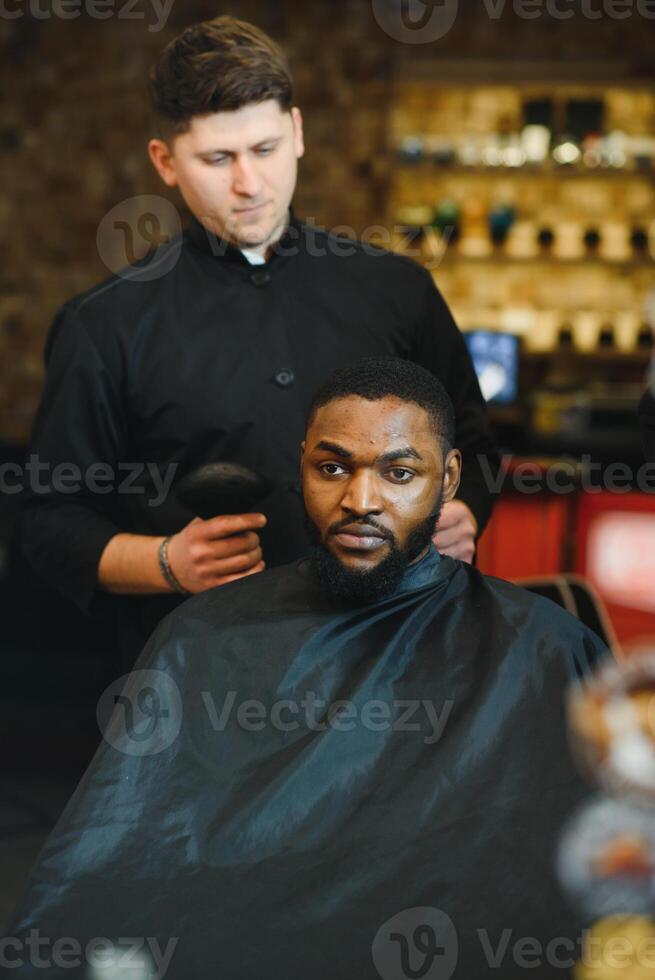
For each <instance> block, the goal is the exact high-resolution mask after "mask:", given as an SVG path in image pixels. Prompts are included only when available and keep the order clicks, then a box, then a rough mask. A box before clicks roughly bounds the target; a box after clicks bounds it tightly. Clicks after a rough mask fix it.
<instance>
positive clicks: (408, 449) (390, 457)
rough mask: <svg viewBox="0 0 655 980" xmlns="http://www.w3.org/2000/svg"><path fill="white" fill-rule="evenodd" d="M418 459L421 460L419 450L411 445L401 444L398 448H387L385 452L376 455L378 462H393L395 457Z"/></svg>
mask: <svg viewBox="0 0 655 980" xmlns="http://www.w3.org/2000/svg"><path fill="white" fill-rule="evenodd" d="M408 458H409V459H420V460H421V461H422V460H423V457H422V456H421V454H420V452H419V451H418V450H417V449H414V448H413V447H412V446H401V447H400V449H389V450H388V451H387V452H386V453H381V454H380V455H379V456H378V459H377V461H378V463H393V461H394V460H396V459H408Z"/></svg>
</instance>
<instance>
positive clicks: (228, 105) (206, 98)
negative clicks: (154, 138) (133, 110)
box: [150, 16, 293, 139]
mask: <svg viewBox="0 0 655 980" xmlns="http://www.w3.org/2000/svg"><path fill="white" fill-rule="evenodd" d="M150 94H151V98H152V103H153V108H154V111H155V116H156V120H157V125H158V129H159V133H160V135H161V137H162V138H163V139H166V138H171V137H175V136H177V135H179V134H181V133H185V132H186V131H187V130H188V129H189V125H190V123H191V120H192V119H193V117H194V116H204V115H208V114H209V113H212V112H226V111H232V110H235V109H242V108H243V107H244V106H247V105H251V104H252V103H256V102H265V101H266V100H267V99H275V100H276V101H277V103H278V105H279V106H280V108H281V109H282V111H284V112H288V111H289V110H290V109H291V106H292V105H293V83H292V80H291V75H290V72H289V66H288V64H287V61H286V58H285V56H284V54H283V53H282V50H281V49H280V48H279V47H278V45H277V44H276V43H275V41H273V40H272V39H271V38H270V37H269V36H268V35H267V34H265V33H264V31H261V30H260V29H259V28H258V27H255V26H254V25H253V24H248V23H246V21H243V20H237V19H236V17H229V16H224V17H216V18H214V20H208V21H204V22H203V23H201V24H194V25H193V26H192V27H187V29H186V30H185V31H183V32H182V33H181V34H180V35H179V36H178V37H176V38H175V39H174V40H173V41H171V43H170V44H168V45H167V46H166V47H165V48H164V50H163V51H162V53H161V55H160V56H159V59H158V61H157V62H156V64H155V65H154V66H153V68H152V70H151V72H150Z"/></svg>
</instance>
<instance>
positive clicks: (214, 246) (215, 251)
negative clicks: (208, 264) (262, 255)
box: [185, 208, 302, 269]
mask: <svg viewBox="0 0 655 980" xmlns="http://www.w3.org/2000/svg"><path fill="white" fill-rule="evenodd" d="M301 231H302V222H301V221H299V219H298V218H297V217H296V215H295V214H294V211H293V208H289V222H288V224H287V227H286V230H285V231H284V233H283V234H282V236H281V237H280V239H279V241H277V242H275V244H274V245H272V246H271V248H272V252H273V254H272V255H271V256H270V258H269V259H268V261H267V262H266V263H265V264H266V265H267V266H269V267H270V266H271V265H274V264H275V265H276V264H278V263H279V262H281V261H284V260H285V259H289V258H291V257H292V256H293V255H294V254H295V253H296V251H297V248H298V245H299V243H300V238H301ZM185 236H186V238H187V240H188V241H189V242H190V243H191V244H192V245H193V246H195V247H196V248H199V249H200V250H201V251H203V252H205V254H206V255H210V256H212V258H214V259H216V261H217V262H230V263H235V264H237V265H241V266H243V267H244V268H246V269H252V266H251V265H250V263H249V262H248V259H247V258H246V257H245V255H243V253H242V252H241V250H240V249H239V248H237V246H236V245H232V244H231V243H230V242H227V241H225V239H223V238H219V237H218V235H214V234H213V233H212V232H211V231H208V230H207V229H206V228H205V226H204V225H203V224H201V222H200V221H198V219H197V218H196V217H195V216H192V218H191V221H190V222H189V225H188V226H187V228H186V230H185Z"/></svg>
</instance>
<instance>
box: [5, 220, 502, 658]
mask: <svg viewBox="0 0 655 980" xmlns="http://www.w3.org/2000/svg"><path fill="white" fill-rule="evenodd" d="M375 354H395V355H398V356H401V357H406V358H409V359H411V360H414V361H416V362H417V363H419V364H421V365H423V366H424V367H426V368H428V369H429V370H430V371H432V372H433V373H434V374H435V375H436V376H437V377H438V378H440V379H441V381H442V382H443V383H444V385H445V387H446V389H447V390H448V392H449V394H450V396H451V398H452V400H453V403H454V406H455V413H456V418H457V442H456V444H457V446H458V448H460V449H461V450H462V453H463V458H464V465H463V479H462V485H461V488H460V491H459V494H458V496H459V498H460V499H462V500H463V501H465V502H466V503H467V504H468V505H469V507H470V508H471V510H472V511H473V513H474V514H475V516H476V518H477V520H478V523H479V525H480V529H482V527H484V524H485V522H486V520H487V518H488V516H489V513H490V510H491V505H492V498H491V493H490V491H489V490H488V489H487V486H486V485H485V482H484V471H483V469H482V468H481V466H480V462H479V460H478V458H477V457H478V454H481V455H483V456H486V457H487V459H488V460H489V464H490V466H491V469H492V472H493V471H494V469H495V466H496V464H497V461H496V455H495V450H494V447H493V444H492V442H491V440H490V437H489V434H488V428H487V421H486V410H485V405H484V401H483V399H482V396H481V394H480V389H479V386H478V383H477V379H476V376H475V373H474V370H473V366H472V363H471V359H470V357H469V354H468V351H467V348H466V345H465V342H464V340H463V338H462V336H461V334H460V332H459V330H458V329H457V327H456V325H455V323H454V321H453V318H452V316H451V314H450V312H449V310H448V308H447V306H446V304H445V302H444V301H443V299H442V297H441V296H440V294H439V292H438V291H437V289H436V288H435V285H434V283H433V281H432V278H431V276H430V274H429V273H428V272H426V271H425V270H424V269H423V268H421V267H420V266H419V265H418V264H416V263H415V262H413V261H412V260H410V259H408V258H405V257H402V256H398V255H394V254H393V253H390V252H385V251H383V250H380V249H374V248H372V247H370V246H365V245H363V244H361V243H355V242H352V241H350V240H349V239H345V238H339V237H338V236H335V235H332V234H330V233H328V232H326V231H324V230H322V229H318V228H316V227H314V226H309V225H305V224H302V223H301V222H299V221H298V220H297V219H296V218H295V216H293V214H292V215H291V218H290V222H289V226H288V228H287V231H286V233H285V234H284V235H283V237H282V238H281V239H280V241H279V242H278V243H277V244H276V246H275V247H274V250H273V254H272V256H271V258H270V259H269V260H268V261H267V262H266V263H265V265H259V266H253V265H251V264H250V263H249V262H248V260H247V259H246V258H245V257H244V256H243V254H242V253H241V252H240V251H239V250H238V249H236V248H234V247H232V246H231V245H227V244H226V243H225V242H224V241H222V240H219V239H216V238H215V237H213V236H211V235H210V234H208V233H207V231H206V230H205V229H204V227H203V226H202V225H201V224H200V223H199V222H198V221H196V220H195V219H194V220H193V221H192V222H191V225H190V227H189V228H188V229H187V231H186V232H184V233H183V234H182V235H181V236H177V237H176V238H175V239H173V240H172V241H171V242H169V243H167V244H165V245H163V246H162V247H161V248H160V249H158V250H157V252H156V253H155V255H154V258H153V259H152V260H151V261H150V262H149V263H147V264H146V265H144V266H142V267H138V268H135V269H128V270H126V271H125V272H124V273H122V274H119V275H117V276H115V277H112V278H111V279H109V280H108V281H106V282H104V283H102V284H101V285H99V286H96V287H95V288H93V289H91V290H90V291H88V292H86V293H84V294H82V295H79V296H77V297H75V298H73V299H71V300H70V301H68V302H67V303H65V304H64V306H63V307H62V308H61V309H60V310H59V312H58V313H57V315H56V317H55V320H54V323H53V325H52V328H51V331H50V335H49V338H48V341H47V345H46V361H47V378H46V383H45V390H44V394H43V398H42V401H41V405H40V407H39V411H38V414H37V417H36V420H35V425H34V432H33V438H32V444H31V447H30V453H31V454H33V460H32V461H33V462H34V458H35V457H36V461H37V462H38V464H39V465H40V467H41V471H40V474H39V482H40V485H41V487H42V488H43V487H44V486H47V491H45V492H42V491H41V490H40V491H39V492H36V491H35V489H34V486H32V487H30V486H28V490H27V494H26V507H25V511H24V516H23V520H22V527H21V540H22V546H23V549H24V551H25V553H26V555H27V557H28V559H29V560H30V562H31V564H32V565H33V567H34V568H36V570H37V571H38V572H39V573H40V574H41V575H43V576H44V577H45V578H46V579H47V580H48V581H50V582H51V583H52V584H53V585H54V586H55V587H56V588H57V589H59V590H60V592H61V593H63V594H64V595H65V596H67V597H68V598H69V599H71V600H72V601H73V602H75V603H76V604H77V605H78V606H79V607H80V608H82V609H84V610H87V611H88V610H90V609H91V607H92V606H95V608H96V609H97V610H98V611H100V610H102V608H103V607H104V608H105V610H108V611H109V613H110V616H111V618H112V619H115V618H116V617H118V618H119V620H120V621H121V632H122V634H123V647H124V649H125V650H126V656H127V659H130V658H131V659H132V660H133V659H134V657H135V656H136V654H137V653H138V651H139V649H140V648H141V646H142V644H143V642H144V640H145V639H146V637H147V635H148V634H149V633H150V631H151V630H152V628H153V627H154V625H155V624H156V622H157V621H158V620H159V619H160V618H161V616H162V615H164V613H165V612H167V611H168V610H170V609H171V608H172V607H173V606H174V605H175V604H176V603H177V602H178V601H179V599H178V598H177V597H175V596H165V595H161V596H138V597H116V596H111V597H108V596H106V595H102V594H100V593H99V590H98V588H97V568H98V562H99V560H100V557H101V555H102V552H103V550H104V548H105V546H106V545H107V543H108V541H109V540H110V538H112V537H113V536H114V535H115V534H118V533H120V532H132V533H143V534H169V533H173V532H175V531H178V530H180V528H181V527H183V526H184V525H185V524H186V523H187V521H188V520H190V519H191V516H192V515H191V514H190V513H189V512H187V511H185V510H184V508H181V507H180V506H179V505H176V504H175V502H174V500H173V499H172V495H169V496H168V498H167V499H166V501H165V502H163V503H161V497H162V494H161V493H160V492H158V490H157V488H156V487H153V485H152V480H151V479H150V477H149V473H151V472H153V470H154V468H156V472H157V473H159V474H160V478H161V479H163V478H165V477H166V475H168V477H169V478H170V476H171V475H172V474H173V473H174V474H175V477H176V478H179V477H181V476H182V475H184V473H186V472H188V471H189V470H191V469H193V468H195V467H196V466H199V465H201V464H202V463H206V462H210V461H216V460H231V461H234V462H238V463H242V464H243V465H245V466H248V467H251V468H252V469H254V470H257V471H259V472H261V473H262V474H264V475H266V476H267V477H269V478H271V479H272V480H273V482H274V484H275V488H274V490H273V491H272V493H271V494H270V496H269V497H268V498H267V499H266V500H264V501H263V502H262V504H261V510H262V511H263V512H264V513H266V515H267V517H268V524H267V526H266V528H264V529H263V531H262V532H261V541H262V547H263V552H264V559H265V561H266V562H267V565H268V566H275V565H279V564H282V563H285V562H288V561H291V560H293V559H296V558H298V557H300V556H301V555H302V554H304V553H305V551H306V547H307V540H306V535H305V530H304V514H303V508H302V500H301V496H300V493H299V484H298V474H299V459H300V448H299V446H300V442H301V440H302V437H303V419H304V412H305V410H306V408H307V406H308V404H309V401H310V400H311V397H312V395H313V394H314V392H315V390H316V388H317V387H318V386H319V385H320V383H321V382H323V381H324V380H325V379H326V377H327V376H328V375H329V374H330V373H331V372H332V371H334V370H335V369H336V368H338V367H341V366H343V365H345V364H347V363H349V362H352V361H354V360H356V359H357V358H360V357H365V356H371V355H375ZM62 463H65V464H71V465H72V466H73V467H74V468H76V469H72V470H70V471H66V472H64V473H63V479H62V471H61V469H60V470H59V471H58V470H56V469H55V467H57V466H58V465H59V466H60V467H61V464H62ZM100 463H102V464H103V467H99V465H98V464H100ZM144 465H145V468H144ZM139 470H140V472H139ZM66 473H68V476H66ZM76 473H78V474H80V479H79V480H78V483H77V484H76V483H75V476H76ZM55 475H57V479H56V480H55ZM33 481H34V473H33V472H32V474H31V475H30V479H29V480H28V484H29V483H30V482H32V483H33ZM55 483H56V484H57V485H56V486H55V485H54V484H55ZM154 502H156V505H155V504H154ZM258 509H260V508H259V507H258ZM129 633H131V634H132V635H131V637H130V636H128V634H129Z"/></svg>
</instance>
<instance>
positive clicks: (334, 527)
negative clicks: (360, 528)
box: [327, 517, 396, 541]
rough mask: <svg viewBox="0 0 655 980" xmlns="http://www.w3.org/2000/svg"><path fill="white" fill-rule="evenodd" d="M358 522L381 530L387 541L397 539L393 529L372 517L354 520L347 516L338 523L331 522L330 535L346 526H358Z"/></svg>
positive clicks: (381, 534)
mask: <svg viewBox="0 0 655 980" xmlns="http://www.w3.org/2000/svg"><path fill="white" fill-rule="evenodd" d="M358 524H366V525H368V527H374V528H375V530H376V531H379V532H380V536H381V537H383V538H385V540H387V541H395V540H396V539H395V537H394V535H393V534H392V533H391V531H390V530H389V529H388V528H386V527H383V526H382V525H381V524H378V522H377V521H376V520H375V518H371V517H360V518H359V520H353V519H352V518H346V519H345V520H343V521H339V523H338V524H331V525H330V527H329V528H328V532H327V533H328V535H330V534H338V533H339V531H341V530H343V528H344V527H357V525H358Z"/></svg>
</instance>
